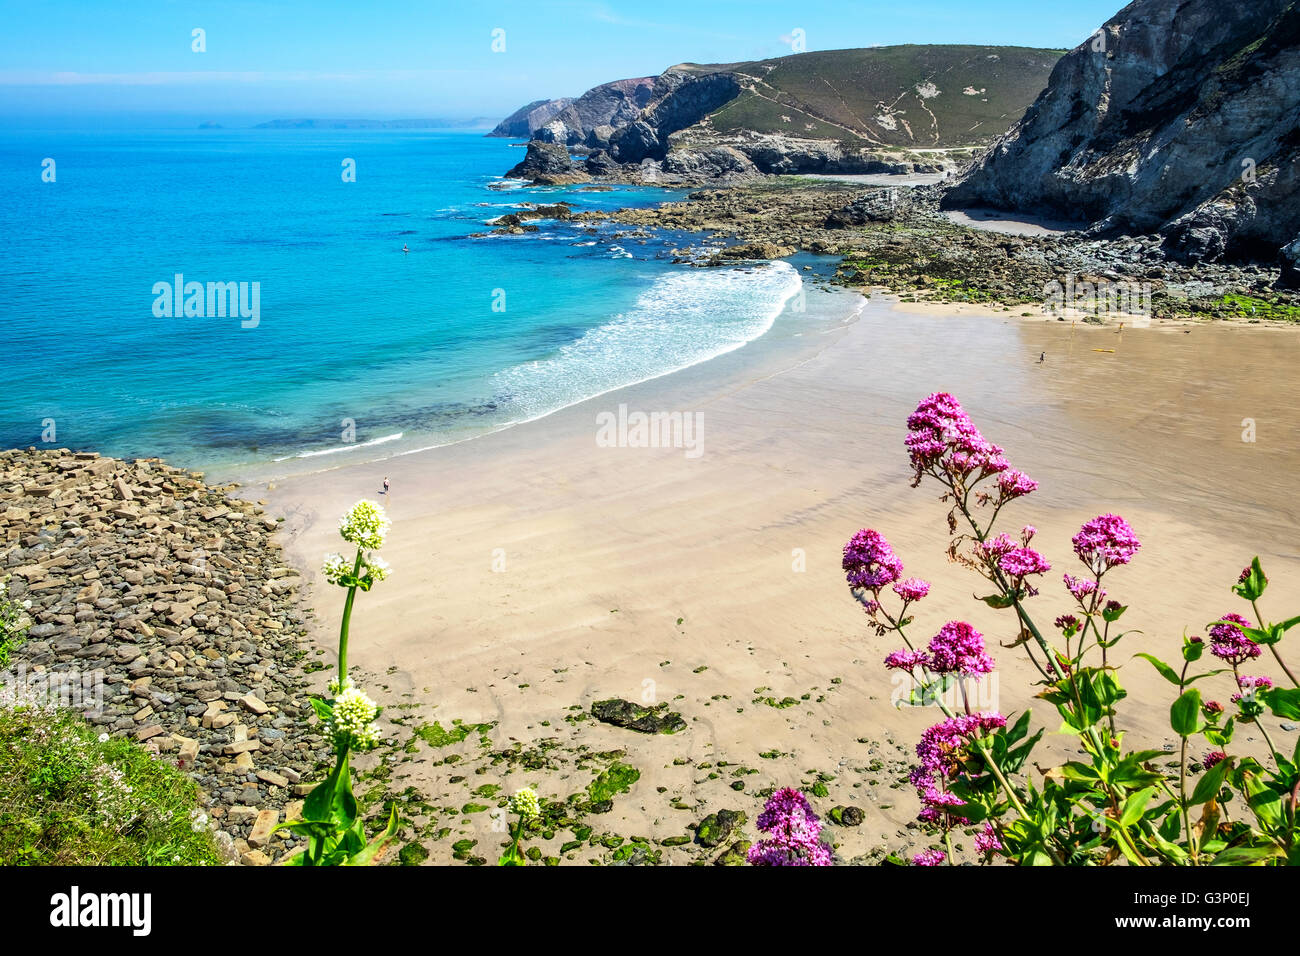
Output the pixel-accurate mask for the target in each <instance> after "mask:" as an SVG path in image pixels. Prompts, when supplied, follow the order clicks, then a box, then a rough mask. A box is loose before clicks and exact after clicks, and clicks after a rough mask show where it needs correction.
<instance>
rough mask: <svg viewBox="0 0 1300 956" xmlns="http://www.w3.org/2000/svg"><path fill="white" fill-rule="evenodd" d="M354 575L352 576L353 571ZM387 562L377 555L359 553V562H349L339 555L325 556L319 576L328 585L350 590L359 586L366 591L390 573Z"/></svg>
mask: <svg viewBox="0 0 1300 956" xmlns="http://www.w3.org/2000/svg"><path fill="white" fill-rule="evenodd" d="M354 568H355V570H356V572H357V573H356V574H355V575H354V574H353V570H354ZM392 570H393V569H392V567H391V566H390V565H389V563H388V562H387V561H385V560H384V559H383V558H381V557H380V556H379V555H377V554H371V553H369V552H366V551H363V552H361V562H360V563H359V564H357V563H356V562H354V561H349V560H348V559H347V558H345V557H344V556H343V555H341V554H327V555H325V560H324V562H323V563H322V564H321V574H323V575H324V576H325V580H326V581H328V582H330V584H337V585H339V586H340V587H345V588H350V587H356V586H357V585H361V586H362V587H364V588H365V589H366V590H367V591H368V590H370V588H371V586H372V585H374V584H375V582H377V581H382V580H384V579H385V578H387V577H388V575H389V574H390V573H391V572H392Z"/></svg>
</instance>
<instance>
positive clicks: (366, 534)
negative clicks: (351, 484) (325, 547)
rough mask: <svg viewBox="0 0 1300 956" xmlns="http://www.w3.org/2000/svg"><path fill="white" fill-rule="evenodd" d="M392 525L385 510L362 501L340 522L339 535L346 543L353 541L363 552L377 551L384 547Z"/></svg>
mask: <svg viewBox="0 0 1300 956" xmlns="http://www.w3.org/2000/svg"><path fill="white" fill-rule="evenodd" d="M391 525H392V522H391V521H389V520H388V516H387V515H386V514H384V509H383V508H381V507H380V506H379V505H378V504H376V503H375V502H373V501H368V500H365V499H362V500H361V501H358V502H357V503H356V504H354V505H353V506H352V510H351V511H349V512H348V513H347V514H345V515H344V516H343V520H342V521H340V522H339V534H341V535H342V536H343V540H344V541H351V542H352V543H353V544H355V545H357V546H358V547H360V548H362V549H363V550H366V551H377V550H379V549H380V548H382V547H383V546H384V536H385V535H386V534H388V529H389V527H390V526H391Z"/></svg>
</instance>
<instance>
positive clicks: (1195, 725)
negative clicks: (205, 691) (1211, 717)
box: [1169, 690, 1205, 737]
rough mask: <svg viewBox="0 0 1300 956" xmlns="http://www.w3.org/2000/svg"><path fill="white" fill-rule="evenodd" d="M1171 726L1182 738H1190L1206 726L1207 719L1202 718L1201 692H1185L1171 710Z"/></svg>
mask: <svg viewBox="0 0 1300 956" xmlns="http://www.w3.org/2000/svg"><path fill="white" fill-rule="evenodd" d="M1169 725H1170V726H1171V727H1173V728H1174V733H1176V734H1178V735H1179V736H1180V737H1190V736H1192V734H1194V733H1197V732H1198V731H1200V729H1201V728H1202V727H1204V726H1205V719H1204V718H1203V717H1202V716H1201V692H1200V691H1199V690H1189V691H1184V692H1183V694H1182V695H1181V696H1180V697H1179V698H1178V699H1177V700H1176V701H1174V703H1173V706H1172V707H1170V708H1169Z"/></svg>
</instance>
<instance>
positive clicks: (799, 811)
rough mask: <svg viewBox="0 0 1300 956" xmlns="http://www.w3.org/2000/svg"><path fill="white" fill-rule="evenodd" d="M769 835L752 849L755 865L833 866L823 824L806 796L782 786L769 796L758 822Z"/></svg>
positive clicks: (750, 860) (750, 859)
mask: <svg viewBox="0 0 1300 956" xmlns="http://www.w3.org/2000/svg"><path fill="white" fill-rule="evenodd" d="M756 822H757V825H758V828H759V829H760V830H762V831H763V832H764V833H766V834H768V835H767V836H766V837H764V838H763V839H761V840H759V841H758V842H757V843H755V844H754V845H753V846H752V847H750V848H749V852H748V854H746V859H747V860H748V861H749V863H750V864H751V865H752V866H830V865H831V848H830V847H828V846H827V845H826V844H824V843H822V842H821V841H820V840H819V839H818V837H819V836H820V834H821V830H822V823H821V820H820V819H818V817H817V814H816V813H814V812H813V809H812V807H811V806H810V805H809V803H808V799H807V797H805V796H804V795H803V794H802V793H800V792H799V791H798V790H795V789H793V788H792V787H783V788H782V789H780V790H778V791H776V793H774V794H772V796H771V797H769V798H768V800H767V804H766V805H765V806H764V807H763V812H762V813H760V814H759V815H758V820H757V821H756Z"/></svg>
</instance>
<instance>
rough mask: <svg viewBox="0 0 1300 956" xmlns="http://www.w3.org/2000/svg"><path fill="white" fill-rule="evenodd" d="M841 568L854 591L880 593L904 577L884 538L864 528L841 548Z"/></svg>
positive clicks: (899, 564) (891, 549) (900, 565)
mask: <svg viewBox="0 0 1300 956" xmlns="http://www.w3.org/2000/svg"><path fill="white" fill-rule="evenodd" d="M842 567H843V569H844V571H845V572H847V573H846V574H845V578H846V579H847V581H848V582H849V587H850V588H852V589H853V590H855V591H857V590H862V591H870V592H871V593H872V594H878V593H879V592H880V590H881V589H882V588H884V587H887V586H888V585H890V584H893V583H894V582H895V581H897V580H898V579H899V578H900V577H902V576H903V562H902V561H900V560H899V559H898V555H896V554H894V549H893V548H891V547H890V546H889V542H888V541H886V540H885V537H884V535H882V534H880V533H879V532H878V531H872V530H871V529H870V528H863V529H862V530H861V531H859V532H858V533H857V534H855V535H854V536H853V537H852V538H850V539H849V543H848V544H846V545H845V546H844V561H843V564H842Z"/></svg>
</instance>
